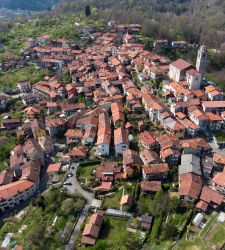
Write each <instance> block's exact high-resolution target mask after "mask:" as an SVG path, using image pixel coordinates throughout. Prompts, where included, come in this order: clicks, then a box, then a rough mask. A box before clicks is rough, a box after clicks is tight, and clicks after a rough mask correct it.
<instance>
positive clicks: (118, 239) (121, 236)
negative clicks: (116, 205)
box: [80, 216, 130, 250]
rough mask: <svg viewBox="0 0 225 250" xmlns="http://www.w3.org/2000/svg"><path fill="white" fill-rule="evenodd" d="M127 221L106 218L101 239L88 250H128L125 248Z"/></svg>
mask: <svg viewBox="0 0 225 250" xmlns="http://www.w3.org/2000/svg"><path fill="white" fill-rule="evenodd" d="M129 236H130V235H129V232H128V231H127V220H124V219H115V218H112V217H106V216H105V217H104V223H103V225H102V230H101V231H100V235H99V239H98V240H97V243H96V245H95V246H94V247H86V248H87V249H92V250H94V249H96V250H97V249H102V250H104V249H110V250H114V249H120V250H127V248H126V247H125V246H124V245H125V241H126V239H127V237H129ZM80 249H83V248H80Z"/></svg>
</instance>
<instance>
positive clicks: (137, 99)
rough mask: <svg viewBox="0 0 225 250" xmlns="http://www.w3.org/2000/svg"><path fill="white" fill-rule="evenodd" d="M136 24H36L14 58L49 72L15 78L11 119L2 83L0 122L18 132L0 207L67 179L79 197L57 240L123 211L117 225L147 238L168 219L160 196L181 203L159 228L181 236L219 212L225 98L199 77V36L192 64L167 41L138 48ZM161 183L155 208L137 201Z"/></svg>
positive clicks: (84, 238)
mask: <svg viewBox="0 0 225 250" xmlns="http://www.w3.org/2000/svg"><path fill="white" fill-rule="evenodd" d="M140 30H141V25H138V24H130V25H124V24H117V23H116V22H115V21H111V22H109V24H108V26H107V28H106V29H105V31H104V32H98V31H97V30H95V28H92V27H85V29H84V30H83V32H84V33H85V36H86V37H88V39H89V41H90V45H89V46H87V47H81V46H79V45H78V44H74V42H73V41H70V40H66V39H50V38H49V36H48V35H47V34H44V35H43V36H40V37H35V38H30V39H29V40H28V41H27V47H26V49H24V50H23V52H22V55H21V60H26V61H27V62H29V63H35V65H36V67H38V68H43V69H47V70H49V71H51V72H53V73H54V75H53V76H45V78H44V80H42V81H39V82H36V83H35V84H31V82H29V81H26V82H24V81H23V82H18V83H17V90H18V91H19V98H20V100H21V104H20V110H21V112H22V118H20V119H15V118H13V117H11V115H10V114H9V113H7V106H8V101H9V95H5V94H3V93H2V95H1V96H0V108H1V110H2V116H3V119H2V121H1V130H2V131H6V132H8V133H9V134H11V135H13V136H14V137H16V138H17V139H18V141H19V143H17V145H15V147H14V148H13V150H12V151H11V152H10V162H9V167H8V168H6V169H4V170H3V171H2V172H1V173H0V210H1V212H2V213H3V214H4V213H7V212H8V211H15V210H17V208H18V207H20V205H21V204H22V203H24V202H25V201H26V200H30V199H32V197H35V196H36V195H37V194H38V193H40V192H42V191H43V190H45V189H51V188H54V187H56V186H57V187H61V188H63V189H66V190H68V191H70V192H75V191H76V190H77V192H78V193H80V194H81V195H83V196H84V198H85V199H86V204H85V206H84V211H85V213H84V214H81V215H80V217H79V218H78V221H79V222H81V223H83V228H81V232H80V233H79V234H78V235H76V234H75V232H74V233H73V232H72V234H71V238H70V239H69V241H68V244H67V248H66V249H74V248H73V247H74V244H75V240H76V244H77V245H78V246H79V247H80V248H82V247H83V246H86V247H88V246H94V245H96V244H97V243H98V241H101V238H102V236H101V235H102V234H104V230H105V228H106V222H105V221H106V218H110V223H112V224H113V223H114V222H113V221H116V220H118V218H122V219H125V220H126V224H125V228H126V230H128V231H129V232H130V233H131V234H133V235H136V236H137V237H139V238H140V239H141V241H142V242H143V243H146V242H148V238H149V237H152V234H153V232H154V234H155V237H157V235H158V232H159V230H160V226H161V225H162V224H166V223H167V220H169V219H171V220H172V219H173V218H169V216H170V214H173V212H172V208H170V210H171V211H170V210H169V211H168V210H167V206H169V205H168V204H171V203H169V201H168V200H170V201H172V202H174V203H176V204H178V205H177V206H176V208H174V216H175V214H176V211H177V210H179V209H180V210H182V211H185V212H184V213H185V217H184V220H182V221H181V223H180V224H179V223H178V225H177V231H176V233H175V236H174V235H172V236H171V237H172V238H170V240H173V241H175V240H179V239H180V238H179V237H182V233H183V232H184V230H185V232H187V235H188V234H189V236H187V237H188V238H186V239H188V240H193V239H195V238H197V237H199V235H200V236H201V238H202V239H204V237H205V236H206V235H207V233H208V231H209V230H211V228H212V227H213V228H215V227H216V226H215V225H216V224H215V220H217V222H218V223H224V221H225V213H224V195H225V168H224V166H225V153H224V150H223V148H224V146H225V136H224V131H225V99H224V93H223V92H222V91H221V90H220V89H219V88H218V87H217V86H216V85H214V84H213V83H212V82H209V81H207V79H205V78H204V74H205V71H206V64H207V54H208V52H207V48H206V46H204V45H202V46H199V50H198V54H197V55H196V65H192V64H191V63H189V62H187V61H185V60H183V59H182V58H179V59H177V60H176V61H170V60H169V59H168V58H166V57H164V56H162V55H159V54H157V49H159V48H160V47H161V46H162V47H164V46H168V41H162V40H157V41H155V43H154V47H155V48H154V50H153V51H149V50H147V49H146V48H145V45H144V44H143V43H142V42H141V41H140V40H139V38H138V36H137V35H138V34H139V32H140ZM170 46H176V48H179V47H183V46H189V47H190V48H191V45H188V44H186V43H185V42H184V41H174V42H172V44H171V45H170ZM65 75H66V76H67V77H68V78H69V79H71V81H69V82H68V81H65ZM62 76H64V77H62ZM6 140H7V138H6ZM162 193H163V195H164V194H165V193H166V194H167V196H166V197H167V198H165V196H161V200H160V198H159V199H158V200H157V201H158V203H160V202H161V203H162V206H163V208H161V207H160V206H159V205H157V206H158V208H159V211H161V210H162V213H160V215H159V214H158V215H154V214H152V213H151V211H150V210H149V209H148V206H150V201H151V202H153V201H152V200H153V199H154V197H158V196H160V195H162ZM162 200H164V201H162ZM164 202H165V203H164ZM142 203H143V204H144V203H145V204H147V205H146V206H147V209H146V208H145V209H141V207H142V206H143V204H142ZM181 214H182V212H181ZM172 217H173V216H172ZM159 218H160V219H159ZM168 218H169V219H168ZM212 218H213V219H215V220H212ZM187 226H188V228H189V229H190V227H191V228H192V229H191V230H189V231H190V232H188V230H186V227H187ZM77 227H79V223H78V226H77ZM75 228H76V225H75ZM76 229H77V228H76ZM78 229H80V228H78ZM223 229H224V228H223ZM109 230H111V229H109ZM121 230H123V228H122V229H121ZM74 231H76V230H74ZM138 232H141V233H140V235H141V236H139V234H138ZM109 233H110V232H109ZM136 236H135V237H136ZM203 236H204V237H203ZM185 237H186V236H185ZM99 238H100V239H99ZM209 244H211V243H209ZM223 244H225V241H224V239H223V241H222V245H223ZM210 246H211V247H212V246H213V245H210ZM2 247H8V246H7V245H4V246H2ZM221 247H222V246H221ZM211 249H213V248H211ZM214 249H220V248H214Z"/></svg>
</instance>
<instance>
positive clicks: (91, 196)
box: [65, 164, 94, 250]
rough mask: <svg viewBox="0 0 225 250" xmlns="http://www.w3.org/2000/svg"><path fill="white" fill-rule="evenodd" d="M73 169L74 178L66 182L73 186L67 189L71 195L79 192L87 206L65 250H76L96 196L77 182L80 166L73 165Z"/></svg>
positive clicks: (69, 178)
mask: <svg viewBox="0 0 225 250" xmlns="http://www.w3.org/2000/svg"><path fill="white" fill-rule="evenodd" d="M72 167H73V168H74V169H71V170H70V171H69V172H71V173H73V176H72V177H68V178H67V180H66V182H71V183H72V185H71V186H66V188H67V190H68V191H69V192H71V193H75V192H78V193H79V194H81V195H82V196H83V197H84V198H85V200H86V204H85V206H84V209H83V211H82V212H81V213H80V216H79V219H78V221H77V224H76V226H75V228H74V230H73V232H72V235H71V237H70V240H69V243H68V244H67V245H66V246H65V250H72V249H74V243H75V240H76V236H77V234H78V233H79V231H80V227H81V225H82V224H83V223H84V220H85V217H86V215H87V213H88V210H89V209H90V207H91V203H92V201H93V199H94V194H93V193H89V192H87V191H86V190H84V189H82V188H81V186H80V184H79V183H78V181H77V178H76V172H77V169H78V164H72Z"/></svg>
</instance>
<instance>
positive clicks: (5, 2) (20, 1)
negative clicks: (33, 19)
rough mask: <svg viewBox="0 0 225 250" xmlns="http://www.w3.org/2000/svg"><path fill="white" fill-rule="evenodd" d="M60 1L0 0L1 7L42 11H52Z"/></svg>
mask: <svg viewBox="0 0 225 250" xmlns="http://www.w3.org/2000/svg"><path fill="white" fill-rule="evenodd" d="M57 2H58V0H0V7H4V8H8V9H22V10H32V11H41V10H48V9H50V8H51V7H52V6H53V5H54V4H55V3H57Z"/></svg>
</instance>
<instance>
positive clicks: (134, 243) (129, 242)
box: [125, 236, 142, 250]
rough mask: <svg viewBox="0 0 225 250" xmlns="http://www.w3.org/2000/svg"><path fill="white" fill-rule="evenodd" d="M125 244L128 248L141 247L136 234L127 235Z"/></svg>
mask: <svg viewBox="0 0 225 250" xmlns="http://www.w3.org/2000/svg"><path fill="white" fill-rule="evenodd" d="M125 246H126V248H127V249H128V250H137V249H141V247H142V242H141V240H140V239H139V238H138V237H137V236H136V237H128V238H127V239H126V241H125Z"/></svg>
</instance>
